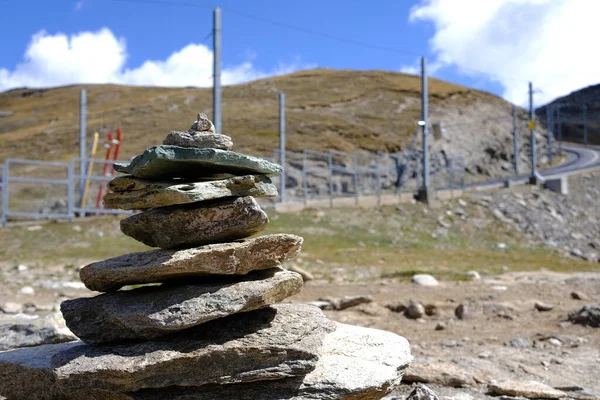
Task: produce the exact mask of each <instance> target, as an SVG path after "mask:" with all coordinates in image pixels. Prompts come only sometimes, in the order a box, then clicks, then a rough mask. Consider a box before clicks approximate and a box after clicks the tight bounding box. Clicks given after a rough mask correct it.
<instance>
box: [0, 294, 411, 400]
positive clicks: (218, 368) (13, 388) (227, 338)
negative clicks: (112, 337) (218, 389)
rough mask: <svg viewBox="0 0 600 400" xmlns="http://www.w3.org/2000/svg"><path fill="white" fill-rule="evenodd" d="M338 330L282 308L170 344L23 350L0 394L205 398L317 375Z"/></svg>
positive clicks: (5, 364)
mask: <svg viewBox="0 0 600 400" xmlns="http://www.w3.org/2000/svg"><path fill="white" fill-rule="evenodd" d="M334 329H335V323H333V322H331V321H329V320H328V319H327V318H325V316H324V315H323V313H322V312H321V311H320V310H319V309H317V308H315V307H310V306H306V305H300V304H293V305H292V304H279V305H275V306H272V307H269V308H265V309H262V310H257V311H253V312H249V313H242V314H238V315H235V316H231V317H228V318H223V319H220V320H217V321H211V322H210V323H208V324H205V325H202V326H199V327H196V328H193V329H190V330H188V331H186V332H181V333H179V334H175V335H172V336H171V337H169V338H168V339H165V340H154V341H147V342H141V343H135V344H121V345H114V346H98V345H86V344H84V343H81V342H74V343H67V344H61V345H47V346H41V347H38V348H35V349H20V350H15V351H10V352H5V353H0V395H4V396H7V397H8V398H9V399H11V400H20V399H31V398H32V397H31V394H32V393H36V394H37V395H38V396H37V397H35V398H36V399H40V400H46V399H57V398H60V399H64V398H67V399H82V398H85V396H98V397H91V398H94V399H122V398H123V399H128V398H130V397H128V396H124V395H121V396H119V394H122V393H129V392H137V391H139V390H141V389H150V388H152V390H151V391H149V393H151V394H154V393H160V392H163V391H164V390H169V389H155V388H161V387H170V386H179V387H194V389H193V391H201V390H202V389H200V388H198V386H201V385H206V384H209V383H215V382H216V383H219V384H229V383H239V382H246V381H251V382H252V381H256V380H269V381H270V380H281V379H285V378H293V377H295V376H304V375H305V374H307V373H309V372H311V371H313V370H315V367H316V362H317V358H318V356H319V354H320V353H321V352H322V351H323V346H325V348H326V349H327V348H329V347H330V346H331V345H332V344H331V340H330V339H329V341H327V342H326V343H325V344H324V340H325V338H326V337H327V334H328V333H329V332H332V331H334ZM343 332H344V331H343V330H342V333H343ZM334 333H335V332H334ZM339 335H340V333H338V334H337V336H339ZM388 335H391V334H388ZM373 336H374V335H373ZM393 336H394V340H393V341H392V339H389V341H390V342H391V343H389V344H388V346H387V347H384V349H385V350H386V351H387V352H388V353H391V352H392V351H391V350H392V348H393V349H396V350H398V348H397V347H395V346H398V344H404V342H403V341H402V340H404V339H403V338H399V337H398V336H396V335H393ZM396 338H398V339H396ZM358 339H360V337H359V338H355V341H356V340H358ZM392 345H393V346H394V347H392ZM328 346H329V347H328ZM363 346H364V347H365V348H367V347H368V345H364V344H363ZM404 346H405V347H400V348H399V350H400V353H401V354H399V355H397V356H390V355H388V354H385V353H384V354H381V355H379V357H381V358H382V360H383V361H390V364H391V362H392V361H395V360H399V361H402V362H405V363H406V362H407V358H408V357H409V355H408V345H407V344H404ZM384 349H382V350H384ZM375 357H376V356H375ZM371 359H372V358H371ZM400 366H401V365H390V366H387V365H385V366H382V367H380V369H381V370H382V371H384V372H388V376H387V377H382V379H385V378H387V379H389V375H391V370H392V369H394V370H395V369H396V368H399V367H400ZM396 375H397V374H396ZM398 380H399V378H398ZM376 382H377V383H379V382H381V379H376ZM260 385H264V383H262V382H261V383H260ZM102 395H104V396H106V397H101V396H102ZM63 396H64V397H63ZM109 396H112V397H109ZM161 398H162V399H172V398H174V397H171V396H165V397H161ZM233 398H235V397H233Z"/></svg>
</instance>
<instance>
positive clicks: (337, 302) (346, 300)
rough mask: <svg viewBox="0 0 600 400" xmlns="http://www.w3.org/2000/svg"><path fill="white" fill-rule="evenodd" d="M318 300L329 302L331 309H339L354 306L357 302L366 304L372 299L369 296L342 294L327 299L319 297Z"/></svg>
mask: <svg viewBox="0 0 600 400" xmlns="http://www.w3.org/2000/svg"><path fill="white" fill-rule="evenodd" d="M319 300H320V301H327V302H328V303H329V304H331V307H332V309H334V310H337V311H341V310H345V309H346V308H350V307H355V306H357V305H359V304H366V303H370V302H371V301H373V299H372V298H371V296H344V297H341V298H337V299H335V298H327V299H319Z"/></svg>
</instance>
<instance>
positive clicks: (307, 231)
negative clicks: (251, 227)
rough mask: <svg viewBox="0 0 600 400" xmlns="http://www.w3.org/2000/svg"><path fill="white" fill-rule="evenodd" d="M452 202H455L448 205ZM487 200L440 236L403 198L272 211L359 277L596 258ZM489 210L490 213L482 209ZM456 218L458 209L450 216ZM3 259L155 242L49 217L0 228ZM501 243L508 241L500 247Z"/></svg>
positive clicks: (584, 266)
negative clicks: (518, 222)
mask: <svg viewBox="0 0 600 400" xmlns="http://www.w3.org/2000/svg"><path fill="white" fill-rule="evenodd" d="M448 207H450V206H448ZM479 207H480V206H477V205H471V206H469V207H466V210H467V211H468V212H469V213H470V214H472V215H477V216H478V217H479V218H485V219H487V220H489V221H490V223H489V224H488V225H487V226H486V227H485V228H481V227H475V226H474V225H473V223H472V222H470V219H469V220H467V221H462V220H460V219H458V218H457V219H454V221H453V224H452V227H451V229H449V231H448V234H447V236H440V237H438V238H433V237H432V236H431V233H432V232H434V231H435V230H436V228H437V227H438V223H437V217H438V215H442V214H444V210H445V208H443V209H439V210H435V209H426V208H423V206H422V205H418V204H415V205H412V204H403V205H402V206H401V208H402V210H401V211H398V210H397V209H396V208H395V207H393V206H386V207H381V208H378V209H361V208H340V209H326V210H321V211H319V210H310V209H307V210H304V211H302V212H300V213H296V214H275V213H270V215H269V217H270V220H271V223H270V224H269V227H268V228H267V230H266V231H265V232H263V233H264V234H267V233H294V234H298V235H300V236H302V237H304V240H305V242H304V246H303V251H302V253H301V255H300V256H299V258H300V259H302V260H303V263H304V265H305V266H307V267H308V268H309V269H310V270H311V271H315V272H318V275H319V276H323V277H326V278H327V277H330V278H332V279H333V278H334V277H335V275H336V273H337V272H336V271H338V270H339V268H342V269H343V270H344V271H346V273H348V279H350V280H352V279H353V278H352V276H355V277H356V279H365V278H366V279H368V278H369V277H371V278H378V277H380V276H387V277H398V278H400V279H402V278H404V277H406V276H407V275H410V274H412V273H413V272H414V271H425V272H432V273H435V274H436V276H438V277H442V278H444V279H456V278H460V277H461V276H463V273H464V272H465V271H468V270H471V269H475V270H478V271H479V272H481V273H486V274H494V273H500V272H502V271H503V270H505V269H506V268H508V269H510V270H519V271H522V270H540V269H543V268H545V269H549V270H555V271H583V270H593V269H594V268H595V264H592V263H588V262H584V261H581V260H575V259H566V258H564V257H562V256H560V255H559V254H557V253H554V252H552V251H549V250H548V249H543V248H532V247H528V246H527V245H526V243H527V242H528V241H527V240H526V239H525V237H524V236H523V235H522V234H520V233H518V232H515V231H513V230H511V229H510V228H509V227H506V226H504V225H503V224H501V223H499V222H497V221H496V220H495V219H494V218H493V216H492V215H491V214H489V212H487V211H482V210H481V209H480V208H479ZM481 213H484V214H481ZM445 218H446V219H447V220H448V221H452V220H453V217H448V216H446V217H445ZM0 243H2V246H0V260H3V263H6V264H17V263H25V264H27V265H29V266H31V267H34V268H35V267H40V268H46V267H49V266H65V265H66V266H75V267H76V266H80V265H83V264H86V263H89V262H93V261H99V260H102V259H106V258H109V257H114V256H118V255H121V254H125V253H129V252H134V251H144V250H149V248H148V247H146V246H144V245H142V244H140V243H138V242H136V241H135V240H133V239H131V238H129V237H127V236H125V235H124V234H122V233H121V232H120V230H119V218H117V217H98V218H88V219H84V220H78V221H76V222H75V223H74V224H69V223H48V224H43V225H41V228H36V229H34V230H31V226H29V227H27V226H23V227H12V228H9V229H0ZM498 243H505V244H506V248H505V249H500V248H499V247H498V246H497V245H498Z"/></svg>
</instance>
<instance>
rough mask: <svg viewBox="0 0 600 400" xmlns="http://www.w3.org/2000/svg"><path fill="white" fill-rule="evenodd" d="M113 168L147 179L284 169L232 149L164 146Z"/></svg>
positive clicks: (151, 149)
mask: <svg viewBox="0 0 600 400" xmlns="http://www.w3.org/2000/svg"><path fill="white" fill-rule="evenodd" d="M114 168H115V170H116V171H118V172H123V173H126V174H129V175H133V176H135V177H138V178H148V179H173V178H184V179H194V178H203V177H213V176H216V177H222V176H223V175H225V176H227V175H228V174H229V176H232V175H248V174H267V175H274V174H278V173H280V172H281V171H282V168H281V166H280V165H277V164H274V163H272V162H270V161H267V160H265V159H262V158H257V157H252V156H249V155H245V154H240V153H235V152H233V151H225V150H218V149H197V148H194V147H179V146H165V145H163V146H153V147H150V148H148V149H146V150H145V151H144V153H143V154H141V155H138V156H136V157H135V158H134V159H133V160H132V161H131V162H130V163H129V164H122V163H116V164H115V165H114Z"/></svg>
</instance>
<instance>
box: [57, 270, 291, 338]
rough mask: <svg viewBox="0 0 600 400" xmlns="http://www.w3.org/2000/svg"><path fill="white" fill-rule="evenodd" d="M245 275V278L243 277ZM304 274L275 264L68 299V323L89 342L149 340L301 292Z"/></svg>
mask: <svg viewBox="0 0 600 400" xmlns="http://www.w3.org/2000/svg"><path fill="white" fill-rule="evenodd" d="M240 279H242V280H240ZM301 288H302V277H300V275H298V274H296V273H295V272H290V271H286V270H283V269H281V268H273V269H269V270H263V271H254V272H251V273H249V274H247V275H243V277H241V278H240V277H235V278H229V277H227V278H226V277H223V278H222V279H218V278H216V277H215V278H212V279H211V278H206V279H205V280H203V281H201V283H195V284H190V283H189V279H188V280H187V281H186V284H169V285H163V286H151V287H143V288H139V289H134V290H130V291H119V292H114V293H106V294H101V295H99V296H95V297H88V298H78V299H74V300H66V301H64V302H63V303H62V304H61V311H62V313H63V315H64V317H65V320H66V322H67V326H68V327H69V328H70V329H71V331H72V332H73V333H75V335H77V337H79V338H80V339H82V340H84V341H85V342H87V343H103V342H114V341H123V340H127V339H150V338H156V337H159V336H163V335H166V334H169V333H173V332H177V331H180V330H183V329H187V328H191V327H193V326H196V325H200V324H202V323H205V322H208V321H211V320H214V319H217V318H223V317H226V316H228V315H231V314H235V313H239V312H246V311H251V310H256V309H259V308H263V307H266V306H268V305H269V304H273V303H276V302H279V301H282V300H284V299H285V298H287V297H290V296H292V295H294V294H296V293H298V292H299V291H300V289H301Z"/></svg>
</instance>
